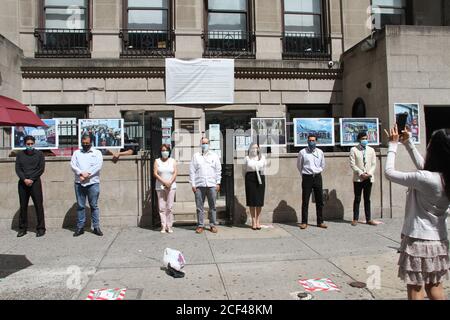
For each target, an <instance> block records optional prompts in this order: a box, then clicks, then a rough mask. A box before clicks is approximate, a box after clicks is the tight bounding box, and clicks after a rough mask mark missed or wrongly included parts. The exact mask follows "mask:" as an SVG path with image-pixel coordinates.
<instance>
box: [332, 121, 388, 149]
mask: <svg viewBox="0 0 450 320" xmlns="http://www.w3.org/2000/svg"><path fill="white" fill-rule="evenodd" d="M339 122H340V130H341V146H356V145H357V144H358V143H359V142H358V134H359V133H360V132H365V133H367V139H368V141H369V145H371V146H378V145H379V144H380V133H379V129H378V128H379V126H378V118H341V119H339Z"/></svg>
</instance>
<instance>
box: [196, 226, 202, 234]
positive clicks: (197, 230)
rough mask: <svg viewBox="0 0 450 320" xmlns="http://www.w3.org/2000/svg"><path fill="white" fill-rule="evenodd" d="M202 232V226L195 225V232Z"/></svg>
mask: <svg viewBox="0 0 450 320" xmlns="http://www.w3.org/2000/svg"><path fill="white" fill-rule="evenodd" d="M202 232H203V227H197V229H195V233H202Z"/></svg>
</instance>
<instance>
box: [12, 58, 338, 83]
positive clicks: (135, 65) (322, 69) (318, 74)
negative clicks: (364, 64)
mask: <svg viewBox="0 0 450 320" xmlns="http://www.w3.org/2000/svg"><path fill="white" fill-rule="evenodd" d="M21 71H22V77H23V78H26V79H33V78H35V79H39V78H80V79H82V78H164V77H165V62H164V59H155V60H151V59H35V58H24V59H23V60H22V67H21ZM235 77H236V78H239V79H341V78H342V70H341V68H339V66H334V67H332V68H328V63H327V62H326V61H295V60H286V61H285V60H235Z"/></svg>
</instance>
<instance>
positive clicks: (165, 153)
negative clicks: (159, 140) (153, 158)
mask: <svg viewBox="0 0 450 320" xmlns="http://www.w3.org/2000/svg"><path fill="white" fill-rule="evenodd" d="M161 156H162V157H163V159H167V158H168V157H169V151H161Z"/></svg>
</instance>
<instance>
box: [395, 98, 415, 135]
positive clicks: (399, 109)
mask: <svg viewBox="0 0 450 320" xmlns="http://www.w3.org/2000/svg"><path fill="white" fill-rule="evenodd" d="M399 113H406V114H407V115H408V116H407V120H406V125H407V126H408V127H409V130H411V134H412V137H411V139H412V141H413V143H415V144H419V143H420V119H419V104H418V103H394V114H395V118H394V123H395V121H396V119H397V114H399Z"/></svg>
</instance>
